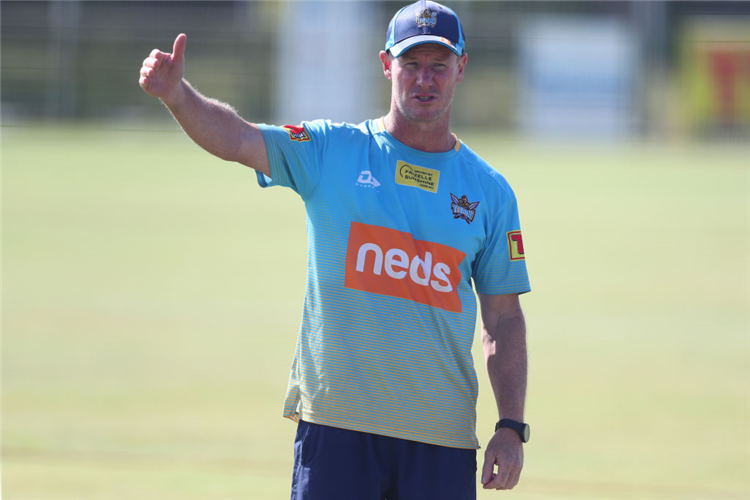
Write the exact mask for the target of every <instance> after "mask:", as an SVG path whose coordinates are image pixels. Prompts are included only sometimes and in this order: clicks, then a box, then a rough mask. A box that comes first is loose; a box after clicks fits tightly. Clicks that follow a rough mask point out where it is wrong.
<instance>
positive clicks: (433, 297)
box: [344, 222, 466, 312]
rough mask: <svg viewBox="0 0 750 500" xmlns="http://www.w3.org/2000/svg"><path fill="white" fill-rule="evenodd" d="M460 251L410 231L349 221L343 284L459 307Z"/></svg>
mask: <svg viewBox="0 0 750 500" xmlns="http://www.w3.org/2000/svg"><path fill="white" fill-rule="evenodd" d="M465 256H466V254H465V253H463V252H461V251H460V250H456V249H455V248H453V247H449V246H447V245H443V244H441V243H434V242H431V241H423V240H417V239H414V237H413V236H412V235H411V234H410V233H405V232H403V231H397V230H395V229H390V228H387V227H382V226H372V225H370V224H362V223H359V222H352V224H351V228H350V230H349V245H348V247H347V251H346V274H345V278H344V286H345V287H347V288H352V289H354V290H361V291H363V292H371V293H377V294H380V295H388V296H391V297H399V298H402V299H407V300H413V301H414V302H418V303H420V304H426V305H428V306H432V307H437V308H439V309H444V310H446V311H450V312H461V297H460V296H459V295H458V284H459V282H460V281H461V271H460V269H459V268H458V265H459V264H460V263H461V261H462V260H463V259H464V257H465Z"/></svg>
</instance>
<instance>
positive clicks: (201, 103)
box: [139, 34, 271, 176]
mask: <svg viewBox="0 0 750 500" xmlns="http://www.w3.org/2000/svg"><path fill="white" fill-rule="evenodd" d="M186 44H187V36H186V35H185V34H180V35H178V36H177V38H176V39H175V41H174V47H173V49H172V53H171V54H169V53H166V52H162V51H160V50H159V49H154V50H152V51H151V54H150V55H149V56H148V57H147V58H146V59H144V61H143V66H142V67H141V73H140V79H139V83H140V85H141V88H143V90H145V91H146V93H148V94H149V95H152V96H154V97H158V98H159V99H161V101H162V102H163V103H164V105H165V106H167V108H168V109H169V111H170V112H171V113H172V115H173V116H174V117H175V119H176V120H177V122H178V123H179V124H180V126H181V127H182V129H183V130H184V131H185V133H186V134H187V135H188V136H189V137H190V138H191V139H192V140H193V141H195V143H196V144H198V145H199V146H200V147H202V148H203V149H205V150H206V151H208V152H209V153H211V154H213V155H216V156H218V157H219V158H221V159H223V160H227V161H234V162H238V163H241V164H243V165H246V166H248V167H251V168H254V169H255V170H258V171H259V172H263V173H264V174H266V175H268V176H270V175H271V171H270V167H269V165H268V155H267V152H266V143H265V141H264V139H263V135H262V134H261V132H260V129H259V128H258V126H257V125H255V124H252V123H248V122H247V121H245V120H243V119H242V118H241V117H240V116H239V115H238V114H237V111H235V110H234V108H232V107H231V106H229V105H228V104H225V103H222V102H219V101H217V100H216V99H211V98H208V97H206V96H204V95H202V94H201V93H200V92H198V91H197V90H195V89H194V88H193V87H192V86H191V85H190V84H189V83H188V82H187V80H185V78H184V74H185V46H186Z"/></svg>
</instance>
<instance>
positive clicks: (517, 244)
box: [508, 231, 526, 260]
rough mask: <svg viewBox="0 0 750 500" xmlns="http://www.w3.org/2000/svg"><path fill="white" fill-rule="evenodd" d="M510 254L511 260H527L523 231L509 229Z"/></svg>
mask: <svg viewBox="0 0 750 500" xmlns="http://www.w3.org/2000/svg"><path fill="white" fill-rule="evenodd" d="M508 255H510V260H525V259H526V257H525V256H524V253H523V238H522V237H521V231H508Z"/></svg>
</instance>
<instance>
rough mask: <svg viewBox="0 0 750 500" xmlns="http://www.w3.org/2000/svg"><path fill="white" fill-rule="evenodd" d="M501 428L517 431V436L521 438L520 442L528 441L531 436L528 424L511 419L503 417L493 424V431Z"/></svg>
mask: <svg viewBox="0 0 750 500" xmlns="http://www.w3.org/2000/svg"><path fill="white" fill-rule="evenodd" d="M503 428H507V429H512V430H514V431H516V432H517V433H518V437H519V438H521V442H523V443H528V442H529V438H530V437H531V427H529V424H525V423H523V422H518V421H516V420H511V419H509V418H504V419H502V420H500V421H499V422H498V423H496V424H495V432H497V431H498V430H499V429H503Z"/></svg>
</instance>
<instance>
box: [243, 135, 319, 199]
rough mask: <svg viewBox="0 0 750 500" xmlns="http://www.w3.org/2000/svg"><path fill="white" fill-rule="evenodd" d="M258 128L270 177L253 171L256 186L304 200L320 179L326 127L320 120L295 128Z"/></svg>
mask: <svg viewBox="0 0 750 500" xmlns="http://www.w3.org/2000/svg"><path fill="white" fill-rule="evenodd" d="M258 127H259V128H260V130H261V133H262V134H263V139H264V140H265V142H266V150H267V151H268V163H269V166H270V168H271V177H268V176H267V175H264V174H263V173H261V172H257V175H258V184H260V186H261V187H270V186H284V187H288V188H291V189H292V190H294V191H295V192H296V193H297V194H299V195H300V197H302V199H303V200H304V199H307V198H308V197H309V196H310V194H311V193H312V192H313V190H314V189H315V186H316V185H317V184H318V180H319V179H320V171H321V165H322V163H323V161H322V159H323V157H324V154H325V145H326V133H327V132H328V130H329V128H330V126H329V124H328V123H327V122H324V121H322V120H321V121H314V122H303V123H302V124H301V125H298V126H294V125H285V126H283V127H278V126H275V125H265V124H260V125H258Z"/></svg>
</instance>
